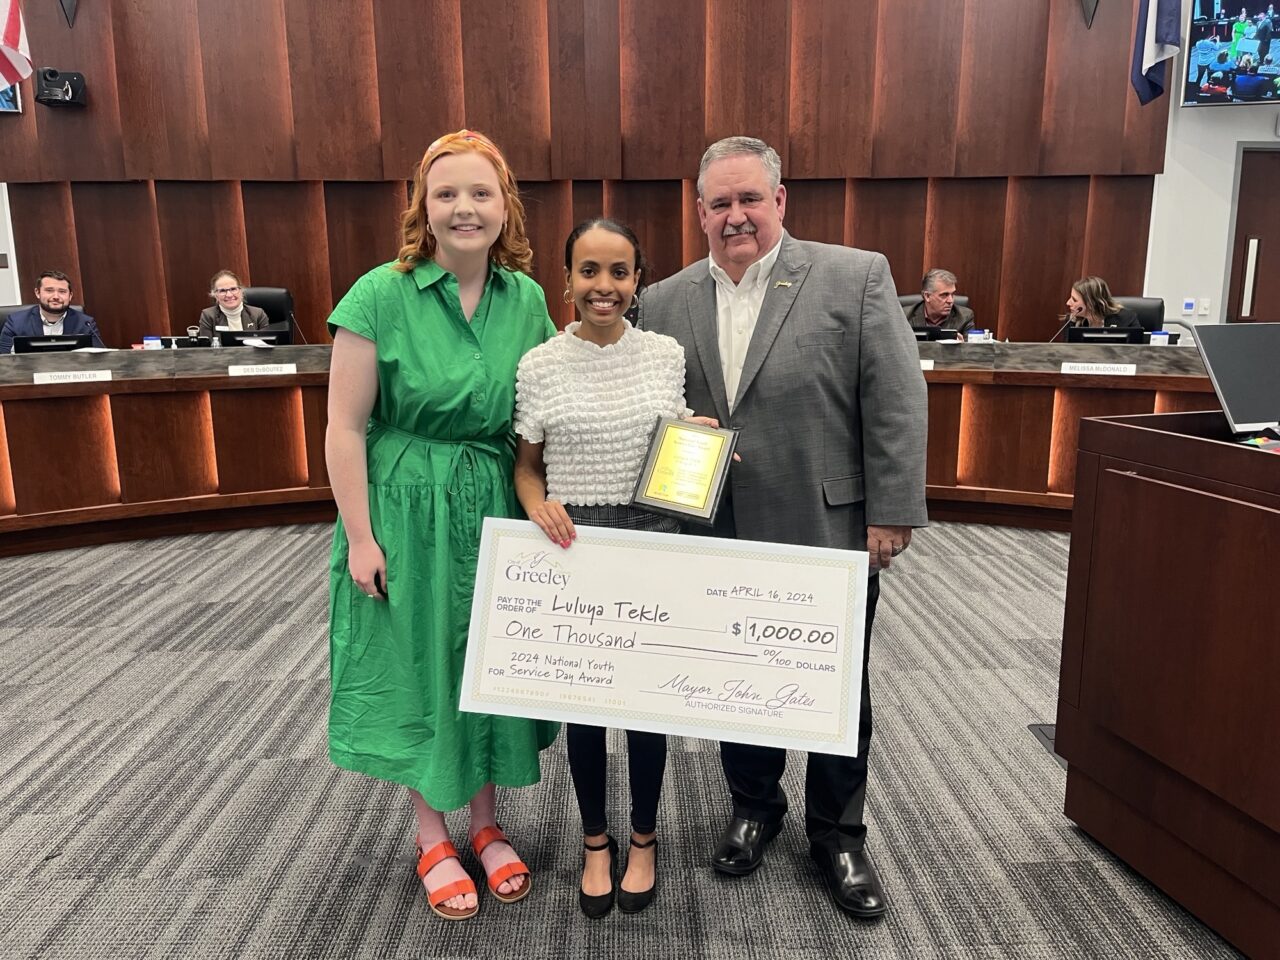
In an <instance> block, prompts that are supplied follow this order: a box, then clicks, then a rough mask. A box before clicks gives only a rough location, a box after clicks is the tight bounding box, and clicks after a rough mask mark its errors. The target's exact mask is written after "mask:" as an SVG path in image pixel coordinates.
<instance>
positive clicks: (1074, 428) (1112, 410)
mask: <svg viewBox="0 0 1280 960" xmlns="http://www.w3.org/2000/svg"><path fill="white" fill-rule="evenodd" d="M1155 399H1156V398H1155V392H1154V391H1152V390H1119V389H1114V388H1113V389H1090V388H1083V387H1081V388H1073V387H1062V388H1059V389H1058V390H1057V391H1056V392H1055V395H1054V398H1053V443H1052V446H1051V447H1050V451H1049V491H1050V492H1051V493H1073V492H1074V491H1075V488H1076V448H1077V447H1078V446H1079V444H1078V440H1079V437H1080V420H1081V419H1082V418H1084V417H1118V416H1123V415H1126V414H1136V413H1151V412H1152V411H1153V410H1154V408H1155Z"/></svg>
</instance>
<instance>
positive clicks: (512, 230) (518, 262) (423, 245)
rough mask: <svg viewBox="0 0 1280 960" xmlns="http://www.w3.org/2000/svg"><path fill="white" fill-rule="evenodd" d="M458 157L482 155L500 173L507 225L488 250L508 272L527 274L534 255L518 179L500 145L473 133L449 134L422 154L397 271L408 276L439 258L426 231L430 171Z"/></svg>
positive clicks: (402, 223) (403, 217) (404, 218)
mask: <svg viewBox="0 0 1280 960" xmlns="http://www.w3.org/2000/svg"><path fill="white" fill-rule="evenodd" d="M459 153H478V154H480V156H482V157H484V158H485V159H486V160H488V161H489V162H490V163H491V164H493V169H494V170H496V171H497V173H498V185H499V187H500V189H501V190H502V201H503V203H504V204H505V206H506V210H507V222H506V223H505V224H503V226H502V233H500V234H499V235H498V239H497V240H495V241H494V243H493V246H492V247H490V248H489V258H490V259H491V260H493V261H494V262H495V263H497V264H499V265H500V266H503V267H506V268H507V269H508V270H518V271H520V272H522V273H528V272H529V269H530V268H531V267H532V266H533V251H532V250H530V249H529V238H528V237H527V236H525V232H524V204H523V203H521V202H520V192H519V188H518V187H517V186H516V178H515V175H514V174H512V172H511V168H510V167H508V166H507V161H506V160H505V159H504V158H503V156H502V151H501V150H499V149H498V147H497V145H496V144H495V143H494V142H493V141H492V140H490V139H489V138H488V137H486V136H485V135H484V134H483V133H476V132H475V131H474V130H459V131H457V132H456V133H446V134H445V135H444V136H443V137H441V138H440V139H439V140H437V141H435V143H433V144H431V146H429V147H427V152H426V153H425V154H423V156H422V162H421V163H420V164H418V169H417V171H416V172H415V173H414V175H413V197H412V199H411V200H410V201H409V209H407V210H405V212H404V213H402V214H401V215H400V242H401V247H400V254H399V256H397V257H396V261H397V262H396V264H395V269H397V270H400V271H403V272H405V273H407V272H409V271H410V270H412V269H413V268H414V267H415V266H417V265H418V264H419V263H422V262H423V261H424V260H430V259H432V258H433V257H434V256H435V255H436V238H435V237H434V236H433V235H432V234H431V232H430V230H428V229H427V171H428V170H430V169H431V165H432V164H433V163H435V162H436V161H437V160H439V159H440V158H441V157H444V156H449V155H450V154H459Z"/></svg>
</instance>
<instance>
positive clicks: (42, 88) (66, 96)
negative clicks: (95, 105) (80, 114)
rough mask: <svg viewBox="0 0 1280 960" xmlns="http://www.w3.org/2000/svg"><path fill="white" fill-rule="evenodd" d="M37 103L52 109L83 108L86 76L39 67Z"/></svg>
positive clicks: (36, 75)
mask: <svg viewBox="0 0 1280 960" xmlns="http://www.w3.org/2000/svg"><path fill="white" fill-rule="evenodd" d="M35 81H36V102H37V103H44V104H47V105H48V106H51V107H83V106H84V105H85V101H84V74H82V73H73V72H72V71H70V70H55V69H53V67H37V68H36V71H35Z"/></svg>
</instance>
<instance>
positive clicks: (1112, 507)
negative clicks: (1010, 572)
mask: <svg viewBox="0 0 1280 960" xmlns="http://www.w3.org/2000/svg"><path fill="white" fill-rule="evenodd" d="M1056 749H1057V751H1058V753H1059V754H1061V755H1062V756H1063V757H1064V758H1065V759H1066V760H1067V761H1068V762H1069V764H1070V767H1069V772H1068V774H1067V796H1066V814H1067V816H1068V817H1070V818H1071V819H1072V820H1074V821H1075V822H1076V823H1078V824H1079V825H1080V826H1081V827H1082V828H1083V829H1084V830H1085V831H1086V832H1088V833H1089V834H1090V835H1092V836H1093V837H1094V838H1096V839H1097V840H1098V841H1099V842H1100V843H1102V844H1103V845H1104V846H1106V847H1107V848H1108V849H1110V850H1111V851H1113V852H1114V853H1115V854H1116V855H1117V856H1119V857H1120V858H1122V859H1123V860H1125V861H1126V862H1127V863H1128V864H1129V865H1130V866H1132V867H1133V868H1134V869H1135V870H1137V871H1138V872H1139V873H1141V874H1142V875H1143V876H1145V877H1147V878H1148V879H1149V880H1151V882H1152V883H1154V884H1156V885H1157V886H1159V887H1160V888H1161V889H1162V890H1164V891H1165V893H1167V894H1168V895H1169V896H1170V897H1172V898H1173V899H1174V900H1176V901H1177V902H1178V903H1180V904H1182V905H1183V906H1184V907H1186V908H1187V909H1188V910H1189V911H1191V912H1192V913H1194V914H1195V915H1196V916H1197V917H1199V918H1200V919H1201V920H1203V921H1204V922H1205V923H1206V924H1208V925H1209V926H1210V927H1212V928H1213V929H1214V930H1216V931H1217V932H1218V933H1220V934H1221V935H1222V936H1223V937H1225V938H1226V939H1227V940H1229V941H1230V942H1231V943H1233V944H1234V945H1235V946H1236V947H1238V948H1239V949H1241V950H1243V951H1245V952H1246V953H1248V954H1249V955H1250V956H1252V957H1257V958H1261V957H1280V456H1278V455H1276V454H1272V453H1265V452H1262V451H1259V450H1255V449H1251V448H1248V447H1242V446H1239V445H1237V444H1233V443H1231V442H1230V434H1229V432H1228V427H1227V424H1226V419H1225V418H1224V417H1223V415H1222V414H1221V413H1220V412H1213V413H1176V414H1155V415H1145V416H1129V417H1115V418H1109V419H1094V420H1085V421H1083V423H1082V424H1081V429H1080V440H1079V456H1078V459H1077V467H1076V483H1075V511H1074V516H1073V522H1072V539H1071V559H1070V563H1069V566H1068V573H1067V602H1066V617H1065V623H1064V626H1063V638H1062V676H1061V681H1060V684H1059V688H1058V729H1057V740H1056Z"/></svg>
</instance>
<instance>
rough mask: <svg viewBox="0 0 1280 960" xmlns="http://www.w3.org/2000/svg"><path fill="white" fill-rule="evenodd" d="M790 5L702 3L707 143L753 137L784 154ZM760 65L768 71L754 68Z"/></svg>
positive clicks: (776, 1)
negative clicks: (704, 14) (704, 22)
mask: <svg viewBox="0 0 1280 960" xmlns="http://www.w3.org/2000/svg"><path fill="white" fill-rule="evenodd" d="M790 7H791V3H790V2H789V0H716V2H714V3H711V4H709V5H708V7H707V20H706V30H707V35H706V61H707V63H706V70H707V79H706V111H707V114H706V140H707V143H714V142H715V141H717V140H719V139H721V138H722V137H733V136H742V135H746V136H752V137H759V138H760V139H761V140H763V141H764V142H765V143H767V144H769V145H770V146H772V147H773V148H774V149H776V150H777V151H778V152H779V153H780V154H781V155H782V156H783V157H785V156H786V138H787V105H788V100H789V97H788V90H787V88H788V84H787V82H786V80H787V79H788V78H789V77H790V76H791V65H790V63H789V62H788V57H789V56H790V53H791V45H790V43H788V42H787V36H788V30H789V20H790V16H789V8H790ZM766 63H767V64H769V69H768V70H762V69H760V66H761V64H766ZM685 176H690V174H685Z"/></svg>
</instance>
